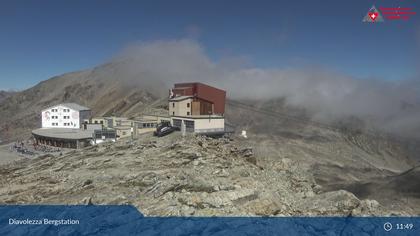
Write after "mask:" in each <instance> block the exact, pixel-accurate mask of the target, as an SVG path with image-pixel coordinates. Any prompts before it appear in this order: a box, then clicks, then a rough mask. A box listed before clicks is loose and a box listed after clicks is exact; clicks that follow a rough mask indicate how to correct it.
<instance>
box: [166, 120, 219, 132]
mask: <svg viewBox="0 0 420 236" xmlns="http://www.w3.org/2000/svg"><path fill="white" fill-rule="evenodd" d="M174 120H181V121H184V122H185V121H194V132H195V133H211V132H223V131H224V130H225V119H224V118H223V117H217V118H214V117H213V118H186V117H172V122H171V123H172V125H174V126H176V127H178V126H177V125H175V124H174ZM179 128H180V127H179Z"/></svg>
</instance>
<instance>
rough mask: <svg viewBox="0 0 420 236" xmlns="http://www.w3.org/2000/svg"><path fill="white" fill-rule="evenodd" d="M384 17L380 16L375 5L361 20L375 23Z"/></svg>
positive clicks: (381, 20)
mask: <svg viewBox="0 0 420 236" xmlns="http://www.w3.org/2000/svg"><path fill="white" fill-rule="evenodd" d="M383 21H384V18H383V17H382V15H381V13H380V12H379V11H378V9H376V7H375V6H372V7H371V8H370V9H369V11H368V12H367V14H366V15H365V17H364V18H363V22H369V23H375V22H383Z"/></svg>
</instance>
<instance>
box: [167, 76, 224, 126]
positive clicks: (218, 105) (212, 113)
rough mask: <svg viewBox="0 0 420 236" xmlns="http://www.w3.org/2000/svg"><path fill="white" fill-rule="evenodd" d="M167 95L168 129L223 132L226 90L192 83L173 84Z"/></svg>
mask: <svg viewBox="0 0 420 236" xmlns="http://www.w3.org/2000/svg"><path fill="white" fill-rule="evenodd" d="M169 94H170V95H169V115H170V117H171V124H172V126H174V127H178V128H180V129H183V127H185V131H186V132H194V133H203V134H223V133H224V132H225V118H224V113H225V101H226V91H224V90H221V89H218V88H215V87H212V86H209V85H206V84H203V83H197V82H195V83H179V84H175V85H174V88H173V89H171V90H170V91H169Z"/></svg>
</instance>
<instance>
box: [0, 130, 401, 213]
mask: <svg viewBox="0 0 420 236" xmlns="http://www.w3.org/2000/svg"><path fill="white" fill-rule="evenodd" d="M244 143H245V142H243V140H241V138H239V137H236V138H233V139H232V138H221V139H212V138H208V137H203V136H195V135H188V136H186V137H182V136H181V135H180V134H179V133H174V134H172V135H169V136H166V137H163V138H156V137H153V136H152V135H150V134H145V135H144V136H142V137H141V138H139V139H138V140H134V141H131V140H120V141H119V142H117V143H104V144H101V145H98V146H92V147H88V148H85V149H82V150H77V151H71V152H68V153H66V154H64V155H63V156H52V155H45V156H41V157H39V158H35V159H26V160H22V161H18V162H14V163H11V164H8V165H3V166H1V167H0V177H1V178H0V181H1V182H0V203H1V204H29V203H35V204H41V203H44V204H45V203H46V204H63V203H66V204H133V205H134V206H136V207H138V208H139V209H140V210H141V211H142V212H143V213H144V214H145V215H149V216H150V215H160V216H162V215H163V216H170V215H184V216H188V215H194V216H213V215H218V216H225V215H230V216H238V215H240V216H244V215H261V216H290V215H344V216H348V215H392V214H407V213H405V212H403V211H399V212H395V211H392V210H389V209H386V208H385V207H383V206H381V205H380V204H379V203H378V202H377V201H375V200H369V199H364V200H361V199H359V198H358V197H356V196H355V195H354V194H352V193H350V192H348V191H345V190H338V191H325V190H324V188H323V186H320V185H318V184H317V183H316V181H315V179H314V177H313V176H312V174H311V172H310V171H308V169H307V167H305V166H304V165H300V164H299V163H298V161H297V160H294V159H291V158H287V157H281V156H279V157H278V159H277V160H276V161H275V162H271V163H267V161H264V160H261V156H259V155H257V154H256V153H254V149H253V147H250V146H245V145H244Z"/></svg>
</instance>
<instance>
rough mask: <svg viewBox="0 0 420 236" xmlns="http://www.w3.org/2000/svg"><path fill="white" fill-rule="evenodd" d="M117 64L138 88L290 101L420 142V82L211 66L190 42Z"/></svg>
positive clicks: (142, 46) (165, 44) (128, 52)
mask: <svg viewBox="0 0 420 236" xmlns="http://www.w3.org/2000/svg"><path fill="white" fill-rule="evenodd" d="M113 61H114V62H117V63H120V64H121V65H123V67H122V68H123V69H122V71H124V73H125V75H124V76H120V78H130V80H129V81H131V82H135V83H141V84H142V83H143V84H144V83H146V82H147V81H149V82H150V80H153V81H156V82H157V81H159V83H160V84H162V83H163V84H165V86H166V88H169V87H171V86H172V84H173V83H177V82H192V81H198V82H205V83H209V84H211V85H214V86H216V87H220V88H223V89H225V90H227V92H228V97H230V98H233V99H241V98H247V99H270V98H277V97H285V98H286V101H287V103H288V105H292V106H297V107H302V108H305V109H307V110H309V111H311V112H312V113H313V114H314V115H315V117H316V118H317V119H321V120H323V121H331V120H332V119H340V118H345V117H348V116H356V117H359V118H361V119H365V120H366V119H369V120H371V121H372V120H373V121H374V123H375V124H376V125H377V126H378V127H379V128H381V129H382V130H385V131H392V132H394V133H397V134H403V135H409V136H420V83H419V80H418V79H412V80H400V81H393V82H390V81H385V80H372V79H364V80H360V79H355V78H352V77H350V76H346V75H342V74H338V73H335V72H332V71H328V70H325V69H316V68H297V69H296V68H295V69H261V68H256V67H250V66H249V65H248V66H246V67H245V66H238V63H232V60H221V61H220V62H216V61H212V60H211V59H210V58H209V57H208V56H207V54H206V52H205V50H204V49H203V47H202V46H201V45H200V44H199V43H197V42H196V41H194V40H188V39H182V40H167V41H154V42H141V43H136V44H132V45H130V46H128V47H127V48H126V49H125V50H123V52H122V53H120V54H119V55H118V56H117V57H116V58H114V60H113ZM226 61H229V63H227V62H226ZM233 61H234V60H233ZM238 61H240V60H238ZM166 88H165V91H166Z"/></svg>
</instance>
